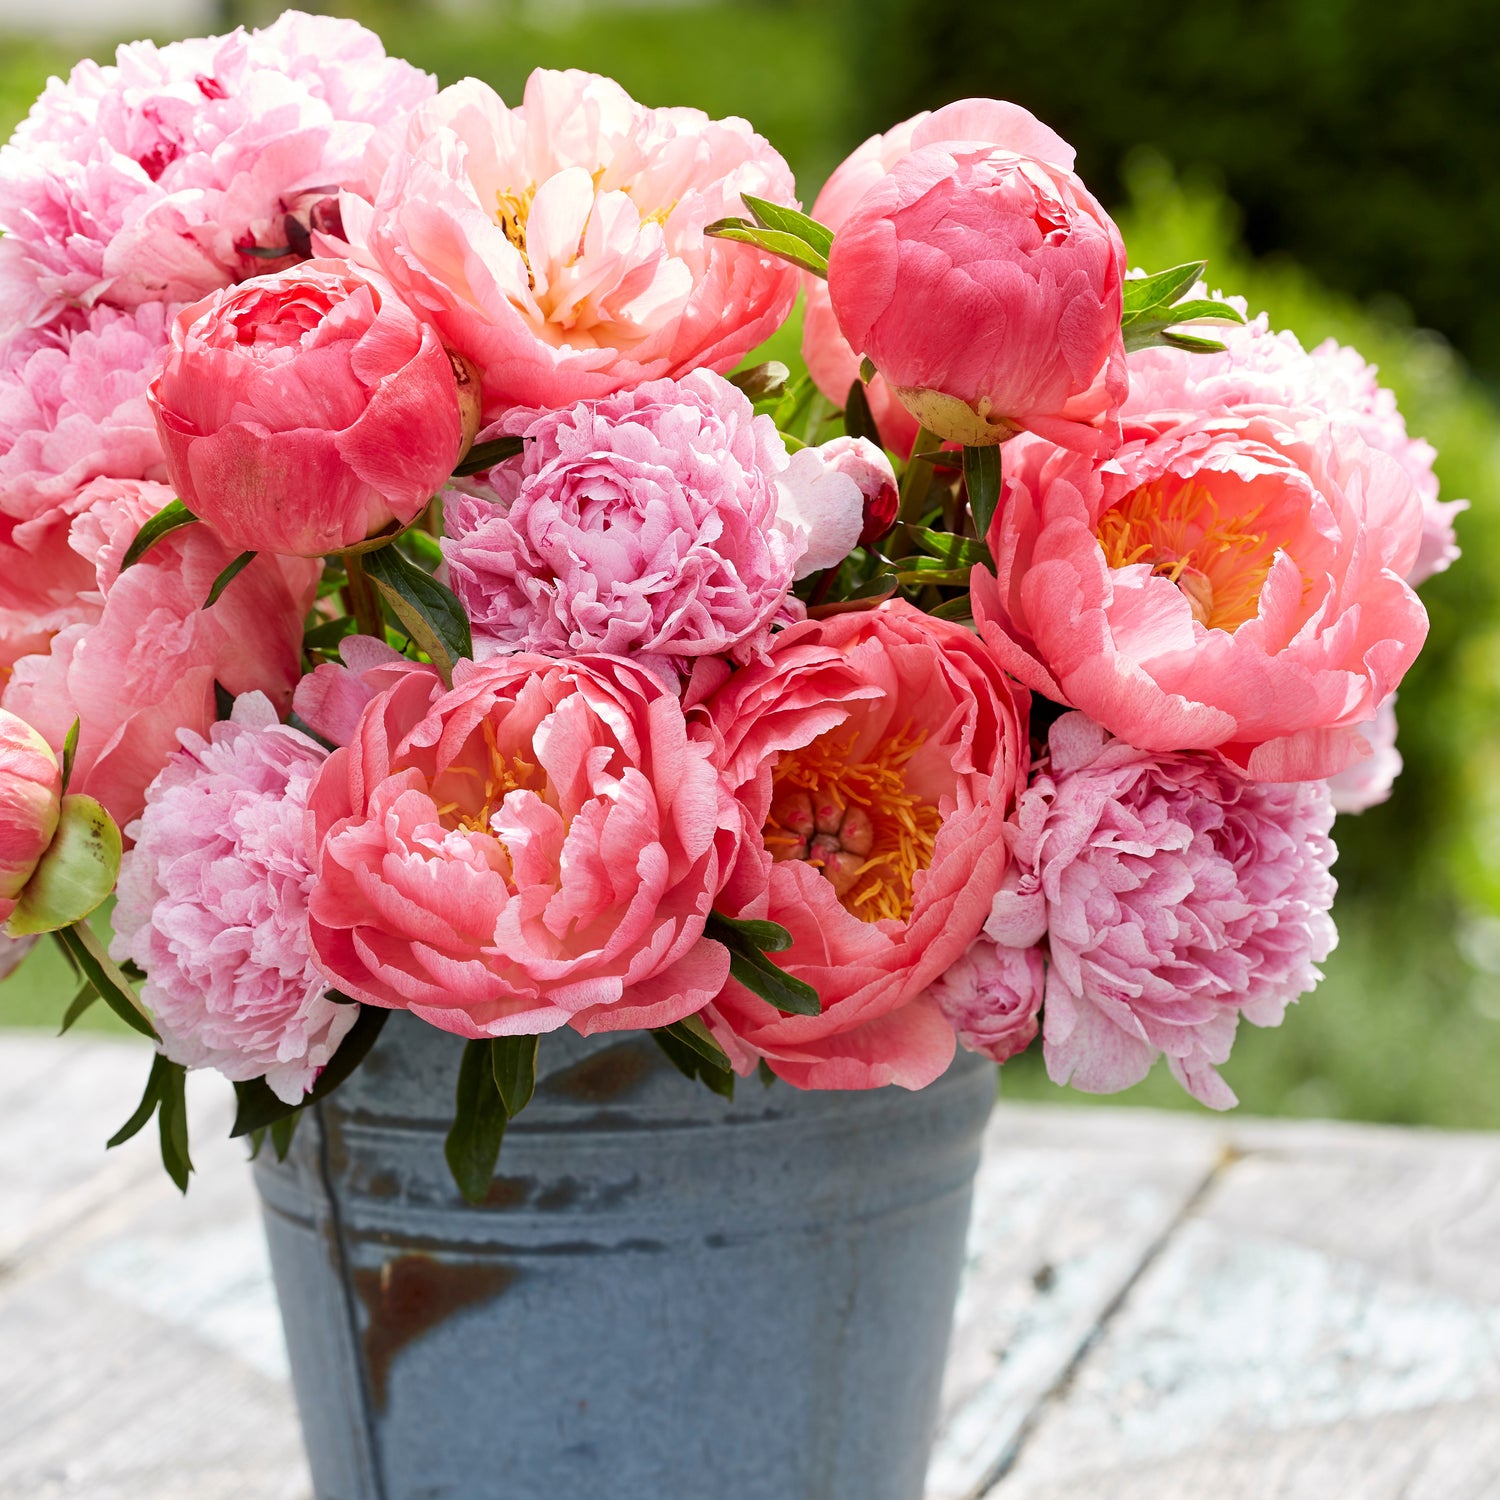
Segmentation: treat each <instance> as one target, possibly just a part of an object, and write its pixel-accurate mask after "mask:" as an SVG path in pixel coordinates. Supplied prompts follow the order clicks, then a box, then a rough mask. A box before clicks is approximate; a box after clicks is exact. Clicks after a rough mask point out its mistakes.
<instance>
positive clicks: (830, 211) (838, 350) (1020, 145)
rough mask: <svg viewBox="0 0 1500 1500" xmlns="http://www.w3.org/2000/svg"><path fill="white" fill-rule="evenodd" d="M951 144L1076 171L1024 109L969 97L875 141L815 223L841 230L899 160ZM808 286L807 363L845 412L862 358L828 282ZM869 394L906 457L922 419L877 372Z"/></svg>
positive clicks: (853, 158)
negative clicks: (842, 327) (842, 326)
mask: <svg viewBox="0 0 1500 1500" xmlns="http://www.w3.org/2000/svg"><path fill="white" fill-rule="evenodd" d="M945 141H968V142H972V143H975V144H979V145H986V146H1001V147H1004V148H1005V149H1006V150H1008V151H1016V152H1019V153H1021V154H1022V155H1023V156H1031V157H1035V158H1037V159H1038V160H1040V161H1045V162H1050V163H1052V165H1053V166H1056V167H1060V168H1062V169H1063V170H1065V171H1072V169H1073V148H1072V147H1071V146H1070V145H1068V143H1067V142H1066V141H1064V140H1063V139H1062V138H1061V137H1060V136H1058V135H1055V134H1054V133H1053V132H1052V131H1051V130H1049V129H1048V128H1047V127H1046V126H1045V125H1043V124H1042V122H1041V121H1040V120H1038V119H1037V118H1036V117H1035V116H1034V115H1033V114H1031V113H1030V111H1028V110H1024V109H1022V108H1021V106H1020V105H1019V104H1008V103H1006V102H1004V101H1003V100H1000V99H961V100H959V101H958V102H957V103H955V104H949V105H946V106H944V107H943V108H942V109H940V110H937V111H936V112H935V113H933V112H929V111H927V110H924V111H923V112H922V113H921V114H919V115H914V116H913V117H912V118H911V119H910V120H903V121H902V122H901V124H899V125H895V126H892V128H891V129H890V130H888V131H886V133H885V134H884V135H872V136H871V137H870V139H869V140H867V141H866V142H865V143H864V144H863V145H862V146H860V147H859V148H858V149H857V150H856V151H854V152H853V153H852V154H851V155H850V156H849V157H847V158H846V159H845V160H844V161H843V162H841V163H840V164H839V165H838V166H837V167H836V168H835V169H834V172H833V175H832V176H831V177H830V178H829V179H828V181H827V182H825V183H824V184H823V190H822V192H820V193H819V194H818V201H817V202H816V203H814V204H813V208H812V216H813V218H815V219H816V220H817V221H818V222H819V223H820V224H824V225H826V226H827V227H828V228H829V229H832V230H834V231H837V230H839V229H841V228H842V227H843V225H844V223H845V221H846V220H847V219H848V217H849V215H850V214H851V213H853V212H854V207H855V205H856V204H857V203H858V202H859V200H860V199H861V198H863V197H864V195H865V194H866V193H867V192H868V191H869V190H870V189H871V188H872V187H874V186H875V184H876V183H877V182H879V181H880V179H881V178H882V177H884V176H885V175H886V173H888V172H889V171H890V170H891V168H892V167H894V166H895V165H896V163H897V162H898V161H900V160H901V159H902V158H903V157H905V156H909V155H910V154H911V153H912V152H913V151H916V150H920V149H921V148H922V147H923V146H931V145H935V144H938V143H941V142H945ZM802 288H803V294H804V297H805V307H804V312H803V319H802V357H803V358H804V359H805V360H806V361H807V369H808V373H809V374H810V375H811V376H812V378H813V380H814V381H815V382H816V383H817V386H818V389H819V390H820V391H822V393H823V394H824V395H825V396H827V397H828V399H829V400H830V401H832V402H834V403H835V404H836V405H838V406H843V404H844V402H845V400H846V399H847V398H848V394H849V387H850V386H851V385H853V384H854V382H855V380H856V379H857V378H858V376H859V362H860V357H859V355H858V354H856V353H855V352H854V350H853V349H851V348H850V347H849V341H848V340H847V339H846V338H845V337H844V335H843V334H842V333H841V332H840V331H839V324H838V319H837V318H835V317H834V315H833V303H832V302H831V301H830V300H829V296H828V283H827V282H826V281H825V280H824V279H823V278H822V277H821V276H814V275H813V274H812V273H811V272H808V273H806V274H805V275H804V276H803V278H802ZM866 396H867V397H868V399H869V402H870V407H871V410H872V412H873V413H874V416H875V421H876V425H877V426H878V427H879V428H880V436H881V438H882V440H883V441H884V443H885V445H886V447H888V448H890V449H891V450H892V451H893V452H895V453H898V454H899V455H900V456H901V457H902V458H905V457H906V455H907V454H909V453H910V452H911V447H912V444H913V442H915V441H916V436H917V419H916V418H915V417H914V416H912V414H911V413H910V412H909V411H907V409H906V408H905V407H904V406H902V404H901V403H900V402H899V401H898V400H897V399H896V397H895V396H894V395H893V394H892V392H891V388H890V386H889V385H888V384H887V383H886V380H885V377H884V376H883V375H879V374H877V375H876V376H875V378H874V379H873V380H872V381H871V382H870V383H869V385H868V386H867V387H866Z"/></svg>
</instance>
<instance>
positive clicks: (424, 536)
mask: <svg viewBox="0 0 1500 1500" xmlns="http://www.w3.org/2000/svg"><path fill="white" fill-rule="evenodd" d="M399 545H400V547H401V549H402V550H403V551H404V552H405V553H407V555H408V556H409V557H411V559H412V560H413V561H414V562H415V563H416V564H417V565H418V566H419V567H423V568H427V569H429V570H432V569H436V568H440V567H441V566H442V565H443V547H442V543H441V542H439V541H438V539H437V538H436V537H435V536H433V535H432V533H431V532H430V531H423V530H421V528H420V527H416V526H413V527H412V529H411V530H410V531H404V532H402V534H401V541H400V544H399Z"/></svg>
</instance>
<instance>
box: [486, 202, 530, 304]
mask: <svg viewBox="0 0 1500 1500" xmlns="http://www.w3.org/2000/svg"><path fill="white" fill-rule="evenodd" d="M535 197H536V184H535V183H534V182H533V183H532V184H531V186H530V187H528V188H524V189H523V190H522V191H520V192H517V191H516V190H515V189H514V188H505V189H502V190H501V191H500V192H498V193H496V194H495V222H496V223H497V224H498V225H499V226H500V228H501V229H502V230H504V232H505V238H506V239H508V240H509V241H510V242H511V244H512V245H514V246H515V247H516V249H517V250H518V251H519V252H520V255H521V260H522V262H523V263H524V264H525V266H526V280H527V282H528V283H529V284H530V285H531V286H532V287H533V288H534V287H535V286H536V277H535V276H533V275H532V273H531V257H530V256H529V255H528V254H527V253H526V221H527V220H528V219H529V218H530V217H531V204H532V200H533V199H534V198H535Z"/></svg>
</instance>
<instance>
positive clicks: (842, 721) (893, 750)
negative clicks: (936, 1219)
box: [695, 603, 1028, 1088]
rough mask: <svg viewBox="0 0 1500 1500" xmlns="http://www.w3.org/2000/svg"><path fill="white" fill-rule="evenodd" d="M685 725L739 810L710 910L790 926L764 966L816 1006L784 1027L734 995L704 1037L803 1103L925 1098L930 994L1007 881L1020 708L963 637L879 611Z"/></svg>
mask: <svg viewBox="0 0 1500 1500" xmlns="http://www.w3.org/2000/svg"><path fill="white" fill-rule="evenodd" d="M695 714H701V715H702V717H703V718H704V719H705V720H706V721H707V723H708V724H709V725H710V726H711V732H712V733H713V735H714V737H715V738H716V740H717V741H718V749H717V752H716V753H717V754H718V755H719V756H720V758H721V761H722V764H723V765H724V767H725V774H726V777H727V778H728V780H729V782H730V784H731V785H732V786H733V787H734V788H735V789H736V791H737V794H738V796H739V798H740V801H741V803H742V805H743V808H744V818H745V828H746V838H745V841H744V844H743V846H742V850H741V855H740V858H739V860H738V862H737V864H736V868H735V871H734V874H733V877H732V878H731V880H730V881H729V883H728V884H727V885H726V887H725V890H724V893H723V895H722V896H721V898H720V902H719V909H720V910H721V911H724V912H725V913H726V914H728V915H730V916H738V917H755V918H769V919H770V920H771V921H774V922H779V923H781V924H782V925H783V926H785V927H786V928H787V929H788V930H789V931H790V932H791V934H792V938H793V942H792V946H791V948H789V949H788V950H787V951H786V952H784V953H779V954H777V955H776V957H775V962H776V963H778V964H780V965H781V966H782V968H784V969H786V970H787V971H788V972H789V973H791V974H794V975H795V976H796V977H797V978H799V979H802V980H804V981H806V982H807V983H808V984H810V985H812V986H813V988H814V989H816V990H817V991H818V994H819V996H820V997H821V999H822V1014H821V1015H817V1016H788V1015H783V1014H782V1013H781V1012H779V1011H777V1010H775V1009H774V1008H773V1007H772V1006H770V1005H768V1004H767V1003H766V1002H765V1001H763V1000H759V999H757V998H756V997H755V996H754V995H752V994H751V993H750V992H749V991H748V990H745V989H743V988H742V987H741V986H740V985H739V984H737V983H736V982H734V981H732V980H731V981H730V982H729V984H728V985H726V986H725V989H724V992H723V994H721V995H720V996H719V997H718V999H717V1000H716V1001H715V1003H714V1005H713V1007H712V1008H711V1009H710V1010H709V1011H708V1012H706V1013H705V1020H706V1021H707V1022H708V1024H709V1026H710V1027H711V1029H712V1030H713V1033H714V1035H715V1036H716V1037H717V1038H718V1040H719V1041H720V1042H721V1043H722V1044H723V1045H724V1047H725V1049H726V1050H727V1051H728V1053H729V1055H730V1058H731V1060H732V1061H733V1062H734V1064H735V1066H736V1068H737V1069H739V1070H740V1071H742V1072H744V1071H748V1070H749V1069H750V1068H752V1067H754V1066H755V1062H756V1059H757V1058H764V1059H765V1060H766V1061H767V1063H768V1064H769V1065H770V1067H771V1068H772V1069H773V1070H774V1071H775V1072H776V1073H777V1074H778V1075H779V1076H780V1077H782V1078H785V1079H787V1080H788V1081H789V1082H791V1083H793V1084H795V1085H797V1086H798V1087H799V1088H875V1087H879V1086H880V1085H882V1084H887V1083H897V1084H901V1085H902V1086H903V1087H906V1088H921V1087H923V1086H925V1085H926V1084H928V1083H931V1082H932V1080H933V1079H934V1078H936V1077H937V1076H938V1075H939V1074H940V1073H941V1072H942V1071H943V1070H944V1069H945V1068H946V1067H947V1066H948V1064H949V1062H950V1061H951V1060H952V1057H953V1046H954V1044H953V1030H952V1028H951V1027H950V1025H949V1024H948V1022H947V1021H946V1020H944V1018H943V1013H942V1011H941V1010H940V1009H939V1007H938V1003H937V1000H936V999H935V998H934V996H933V994H932V991H931V988H930V987H931V985H932V984H933V983H934V981H936V980H937V979H938V978H939V976H940V975H942V974H943V973H944V971H945V970H947V969H948V968H949V967H950V966H951V965H952V964H954V963H955V962H956V961H957V960H958V959H959V958H960V957H962V955H963V954H964V952H965V951H966V950H967V949H968V947H969V945H970V944H971V943H972V942H973V941H974V939H975V938H976V937H977V936H978V934H979V930H980V927H981V925H982V924H983V922H984V920H985V917H986V915H987V914H988V912H989V909H990V904H991V901H992V900H993V897H994V894H995V891H996V889H997V887H998V886H999V884H1000V879H1001V876H1002V874H1003V872H1004V870H1005V864H1006V850H1005V843H1004V839H1003V837H1002V832H1003V828H1004V824H1005V818H1006V814H1007V813H1008V812H1009V811H1010V809H1011V807H1012V805H1013V803H1014V799H1015V797H1016V794H1017V792H1018V790H1019V789H1020V787H1021V786H1023V785H1024V784H1025V777H1026V749H1025V745H1026V730H1025V725H1026V719H1027V714H1028V704H1027V699H1026V695H1025V693H1024V692H1021V691H1019V690H1016V689H1014V688H1013V687H1012V685H1011V684H1010V683H1008V682H1007V680H1006V679H1005V678H1004V677H1003V676H1002V674H1001V673H1000V672H999V670H998V669H997V668H996V666H995V665H994V663H993V661H992V660H991V659H990V657H989V655H988V653H986V651H985V650H984V648H983V647H982V645H981V644H980V643H979V642H978V641H976V640H975V639H974V637H973V636H972V635H971V634H970V633H969V632H968V631H966V630H964V629H962V628H960V627H959V626H957V625H954V624H950V623H949V622H947V621H944V620H936V619H933V618H932V617H930V616H928V615H924V614H922V613H921V612H920V611H918V610H916V609H914V608H912V607H911V606H910V605H907V604H904V603H890V604H885V605H882V606H881V607H880V608H878V609H874V610H864V611H858V612H855V613H849V614H842V615H837V616H834V617H833V618H831V619H826V620H817V621H806V622H804V623H803V624H800V625H794V626H792V627H791V628H790V629H788V630H786V631H783V632H782V633H781V634H780V635H778V636H777V637H776V639H775V641H774V642H773V644H772V646H771V649H770V652H769V653H768V655H767V657H766V659H765V660H763V661H759V662H754V663H752V664H751V665H750V666H748V667H745V668H744V669H743V670H741V671H739V672H736V673H735V674H734V675H733V676H732V677H731V678H730V679H729V680H728V682H727V683H725V684H724V685H723V686H722V687H721V688H720V689H719V691H718V692H717V693H716V694H714V695H713V696H711V697H709V698H708V699H707V701H706V702H705V703H704V704H703V705H702V707H701V708H700V709H698V710H695Z"/></svg>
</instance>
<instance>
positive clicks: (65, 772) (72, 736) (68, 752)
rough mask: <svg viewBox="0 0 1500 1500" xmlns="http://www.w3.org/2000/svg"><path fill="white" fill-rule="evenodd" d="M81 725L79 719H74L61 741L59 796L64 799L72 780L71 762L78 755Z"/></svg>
mask: <svg viewBox="0 0 1500 1500" xmlns="http://www.w3.org/2000/svg"><path fill="white" fill-rule="evenodd" d="M82 723H83V721H82V720H81V719H74V720H73V723H72V725H71V727H70V728H69V729H68V732H67V735H66V736H65V737H64V739H63V753H62V792H61V795H62V796H64V797H66V796H67V795H68V783H69V782H70V781H72V779H73V761H74V760H75V759H76V758H77V755H78V731H79V729H80V727H81V726H82Z"/></svg>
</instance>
